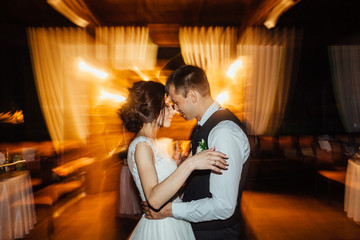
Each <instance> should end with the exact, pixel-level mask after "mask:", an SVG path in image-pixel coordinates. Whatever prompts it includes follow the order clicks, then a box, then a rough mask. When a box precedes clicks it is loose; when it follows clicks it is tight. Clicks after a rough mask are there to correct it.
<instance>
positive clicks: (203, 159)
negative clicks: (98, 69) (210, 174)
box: [119, 81, 227, 240]
mask: <svg viewBox="0 0 360 240" xmlns="http://www.w3.org/2000/svg"><path fill="white" fill-rule="evenodd" d="M175 112H176V111H175V110H174V109H173V107H172V105H171V104H170V103H166V102H165V87H164V85H162V84H161V83H157V82H153V81H147V82H145V81H140V82H136V83H134V85H133V87H132V88H130V89H129V96H128V98H127V101H126V103H125V104H124V105H123V106H122V108H121V109H120V111H119V115H120V117H121V119H122V121H123V125H124V127H125V128H126V129H127V130H128V131H130V132H134V133H135V134H136V135H135V138H134V139H133V141H132V142H131V143H130V145H129V149H128V158H127V161H128V165H129V169H130V171H131V174H132V176H133V179H134V181H135V183H136V186H137V188H138V190H139V192H140V196H141V200H142V201H147V203H148V204H149V205H150V206H151V207H152V208H153V209H155V210H159V209H161V208H162V207H163V206H164V205H165V204H166V203H167V202H169V201H181V200H180V199H179V198H176V197H175V195H176V193H177V192H178V190H179V189H180V188H181V187H182V185H183V184H184V182H185V180H186V179H187V178H188V177H189V175H190V174H191V172H192V171H194V170H205V169H210V170H212V171H214V172H217V173H219V174H221V171H222V169H227V162H226V161H225V159H226V158H227V157H226V155H225V154H223V153H221V152H217V151H215V150H214V149H208V150H205V151H202V152H201V153H198V154H196V155H194V156H191V157H189V158H188V159H186V160H185V161H184V162H183V163H182V164H180V165H179V166H178V167H177V165H176V162H175V161H174V160H173V159H171V158H170V157H169V156H168V155H167V154H165V153H163V152H161V151H160V150H159V149H158V148H157V147H156V135H157V132H158V130H159V128H160V127H169V126H170V124H171V120H172V117H173V115H174V114H175ZM174 199H175V200H174ZM130 239H140V240H144V239H164V240H165V239H166V240H168V239H171V240H176V239H179V240H184V239H195V237H194V234H193V231H192V229H191V225H190V223H188V222H186V221H183V220H178V219H175V218H172V217H168V218H164V219H160V220H151V219H147V218H145V216H144V215H143V216H142V218H141V219H140V221H139V223H138V224H137V226H136V227H135V229H134V231H133V232H132V234H131V236H130Z"/></svg>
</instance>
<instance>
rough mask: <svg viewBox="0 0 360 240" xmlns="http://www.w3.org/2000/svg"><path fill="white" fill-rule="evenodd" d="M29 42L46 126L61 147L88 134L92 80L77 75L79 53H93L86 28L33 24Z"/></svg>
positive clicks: (81, 139) (58, 146) (81, 54)
mask: <svg viewBox="0 0 360 240" xmlns="http://www.w3.org/2000/svg"><path fill="white" fill-rule="evenodd" d="M27 33H28V42H29V46H30V52H31V57H32V66H33V69H34V75H35V82H36V88H37V92H38V96H39V101H40V105H41V109H42V112H43V115H44V119H45V122H46V126H47V128H48V131H49V134H50V136H51V138H52V140H53V142H54V146H55V148H56V150H57V151H60V150H61V148H62V144H63V143H64V142H65V141H67V140H75V141H80V142H84V141H85V139H86V137H87V136H88V121H89V120H88V114H87V113H88V110H87V109H88V107H89V96H88V94H89V93H88V92H89V91H88V87H89V86H88V84H87V83H84V82H83V81H81V79H80V78H79V77H78V76H77V75H76V72H77V71H76V68H77V66H78V64H77V61H78V58H79V57H82V58H86V57H87V56H88V55H89V51H90V50H89V46H88V36H87V34H86V32H85V30H82V29H72V28H29V29H28V30H27Z"/></svg>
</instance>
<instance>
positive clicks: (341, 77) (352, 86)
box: [329, 45, 360, 133]
mask: <svg viewBox="0 0 360 240" xmlns="http://www.w3.org/2000/svg"><path fill="white" fill-rule="evenodd" d="M329 59H330V69H331V76H332V82H333V89H334V93H335V98H336V102H337V106H338V111H339V114H340V117H341V120H342V123H343V126H344V128H345V130H346V131H347V132H349V133H352V132H359V131H360V94H359V91H360V46H358V45H349V46H330V47H329Z"/></svg>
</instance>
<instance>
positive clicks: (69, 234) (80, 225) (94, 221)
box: [25, 183, 360, 240]
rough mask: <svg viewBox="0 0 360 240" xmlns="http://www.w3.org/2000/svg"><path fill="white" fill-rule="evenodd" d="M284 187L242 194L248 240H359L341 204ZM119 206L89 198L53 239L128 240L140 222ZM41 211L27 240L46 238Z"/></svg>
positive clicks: (60, 221)
mask: <svg viewBox="0 0 360 240" xmlns="http://www.w3.org/2000/svg"><path fill="white" fill-rule="evenodd" d="M280 185H281V183H280V184H276V187H271V186H270V187H269V186H265V184H264V185H261V186H262V187H261V188H260V187H256V188H255V187H254V188H252V189H251V190H247V191H245V192H244V194H243V203H242V210H243V213H244V220H245V228H246V239H248V240H273V239H276V240H282V239H283V240H297V239H299V240H304V239H317V240H325V239H326V240H328V239H347V240H351V239H354V240H355V239H359V236H360V226H359V225H357V224H355V223H353V222H352V221H351V220H349V219H347V218H346V215H345V213H344V210H343V205H342V202H341V201H339V200H337V199H335V201H332V202H331V203H330V204H329V203H328V201H327V199H326V198H324V197H321V196H320V197H319V196H317V197H315V196H314V195H313V194H312V193H311V192H309V191H302V190H301V189H299V188H294V187H291V186H290V187H286V188H282V187H281V186H280ZM273 186H274V185H273ZM115 203H116V192H104V193H101V194H91V195H87V196H86V197H84V198H83V199H81V200H80V201H79V202H77V203H75V204H73V205H72V206H70V207H69V208H67V209H66V210H65V211H64V212H63V213H62V214H61V215H60V216H59V217H58V218H57V219H56V220H55V229H54V234H53V235H52V239H53V240H63V239H64V240H65V239H66V240H67V239H95V240H96V239H99V240H100V239H102V240H115V239H117V240H122V239H126V238H127V237H128V235H129V234H130V233H131V231H132V229H133V228H134V227H135V225H136V223H137V220H136V219H134V218H119V217H117V216H116V207H115V206H116V204H115ZM41 210H42V209H38V219H39V220H40V221H39V222H38V223H37V224H36V227H35V229H33V230H32V231H31V232H30V233H29V234H28V235H27V236H26V238H25V240H33V239H46V238H47V235H46V233H47V231H46V227H47V225H46V221H43V220H44V217H43V216H44V213H43V212H42V211H41Z"/></svg>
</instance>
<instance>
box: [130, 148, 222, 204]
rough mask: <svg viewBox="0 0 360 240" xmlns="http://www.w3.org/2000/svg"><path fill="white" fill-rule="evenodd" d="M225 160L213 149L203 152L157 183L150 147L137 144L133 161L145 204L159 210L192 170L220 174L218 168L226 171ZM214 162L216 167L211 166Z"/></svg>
mask: <svg viewBox="0 0 360 240" xmlns="http://www.w3.org/2000/svg"><path fill="white" fill-rule="evenodd" d="M225 158H227V156H226V155H225V154H223V153H221V152H216V151H214V149H209V150H206V151H203V152H201V153H199V154H196V155H194V156H192V157H190V158H188V159H187V160H186V161H184V162H183V163H182V164H181V165H180V166H179V167H178V168H177V169H176V170H175V171H174V172H173V173H172V174H171V175H170V176H169V177H167V178H166V179H165V180H164V181H162V182H161V183H159V182H158V178H157V174H156V169H155V164H154V162H155V160H154V153H153V151H152V149H151V147H150V146H149V145H148V144H147V143H145V142H142V143H138V144H137V146H136V150H135V161H136V165H137V168H138V171H139V176H140V181H141V184H142V188H143V190H144V193H145V196H146V200H147V202H148V203H149V204H150V205H151V207H153V208H154V209H160V208H161V207H162V206H163V205H164V204H165V203H166V202H167V201H168V200H169V199H170V198H171V197H172V196H173V195H174V194H175V193H176V192H177V191H178V190H179V189H180V187H181V186H182V185H183V183H184V182H185V180H186V179H187V178H188V177H189V175H190V173H191V172H192V171H193V170H195V169H197V170H202V169H210V170H212V171H214V172H218V173H221V169H220V168H222V169H227V167H226V165H227V162H226V161H225V160H224V159H225ZM214 161H216V166H214V165H213V163H214Z"/></svg>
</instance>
